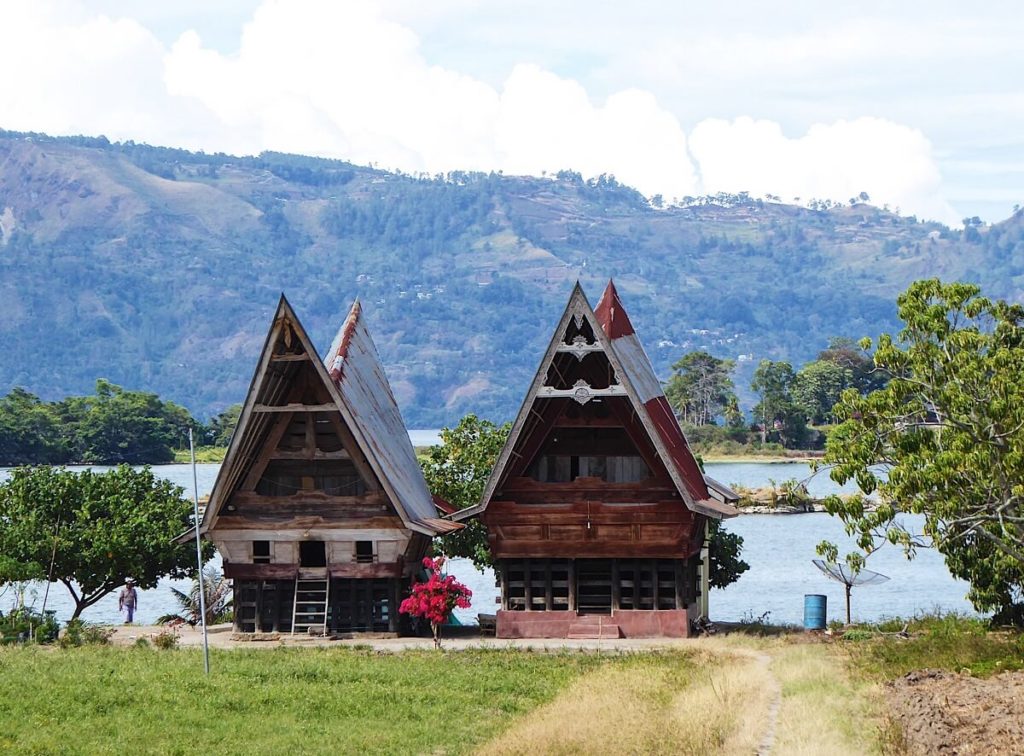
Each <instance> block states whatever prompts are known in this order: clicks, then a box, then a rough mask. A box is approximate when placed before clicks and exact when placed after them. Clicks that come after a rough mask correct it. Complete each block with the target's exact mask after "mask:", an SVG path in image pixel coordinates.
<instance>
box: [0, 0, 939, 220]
mask: <svg viewBox="0 0 1024 756" xmlns="http://www.w3.org/2000/svg"><path fill="white" fill-rule="evenodd" d="M447 2H448V6H447V7H449V8H453V9H456V10H459V9H462V8H464V7H469V6H471V5H473V4H472V3H468V2H467V0H447ZM112 4H113V3H112V2H108V6H110V5H112ZM399 6H401V7H404V8H405V10H404V15H400V16H398V17H400V18H403V19H405V18H407V17H411V16H416V15H417V13H419V14H420V15H421V16H422V11H418V12H417V13H413V12H412V11H410V9H409V7H408V6H402V3H400V2H399V3H398V5H397V6H396V5H395V2H391V3H388V2H387V1H386V0H382V1H381V2H379V3H375V2H370V1H369V0H367V1H366V2H355V1H350V2H334V1H332V0H289V1H288V2H285V1H284V0H266V1H265V2H264V3H263V4H262V5H260V6H259V7H258V9H257V10H256V11H255V12H254V13H253V14H252V17H251V19H250V20H249V21H248V23H246V24H245V26H244V28H243V30H242V33H241V37H240V43H239V46H238V49H237V51H235V52H232V53H230V54H226V53H224V52H221V51H220V50H218V49H216V48H215V47H213V46H212V45H207V44H205V43H204V41H203V39H202V38H201V37H200V35H199V34H198V33H197V32H195V31H187V32H185V33H183V34H181V35H180V36H178V37H177V39H176V40H175V41H174V42H173V43H172V44H170V45H165V44H164V43H162V42H161V41H160V38H158V37H157V36H156V35H155V34H154V33H153V32H152V31H150V30H149V29H147V28H146V27H145V26H143V25H142V24H141V23H139V22H137V21H134V20H131V19H125V18H111V17H107V16H102V15H96V14H94V13H91V12H89V11H88V9H87V8H86V6H84V5H82V4H80V3H76V2H74V1H73V0H54V1H53V2H49V3H47V2H41V1H39V0H37V1H36V2H33V1H32V0H20V1H19V0H9V1H8V2H5V3H4V4H3V5H2V6H0V29H2V31H0V66H3V70H5V71H17V72H18V75H17V76H9V77H8V78H6V79H5V81H4V84H3V87H2V90H0V126H3V127H4V128H12V129H23V130H38V131H49V132H52V133H78V132H81V133H88V134H99V133H103V134H106V135H107V136H108V137H110V138H113V139H135V140H138V141H149V142H152V143H157V144H171V145H176V146H184V147H189V148H193V149H199V148H201V149H206V150H223V151H226V152H234V153H253V152H259V151H260V150H264V149H274V150H284V151H290V152H300V153H308V154H315V155H325V156H331V157H342V158H346V159H349V160H352V161H354V162H357V163H370V162H373V163H375V164H378V165H381V166H383V167H388V168H398V169H402V170H405V171H411V172H418V171H425V172H428V173H437V172H444V171H448V170H457V169H461V170H503V171H505V172H506V173H527V174H539V173H541V172H542V171H549V172H550V171H555V170H558V169H562V168H568V169H572V170H577V171H580V172H582V173H583V174H584V175H585V176H594V175H598V174H601V173H612V174H614V175H615V176H616V177H617V178H618V179H619V180H620V181H623V182H624V183H627V184H630V185H633V186H636V187H637V188H638V189H640V191H642V192H643V193H644V194H646V195H653V194H656V193H657V194H663V195H665V196H666V197H680V196H683V195H687V194H695V193H699V192H703V191H708V192H715V191H719V190H721V191H744V190H745V191H750V192H751V193H753V194H755V195H759V194H765V193H771V194H778V195H781V196H782V197H784V198H786V199H788V198H791V197H793V196H800V197H803V198H805V199H806V198H809V197H812V196H813V197H819V198H833V199H846V198H847V197H849V196H852V195H853V194H856V193H857V192H860V191H862V190H863V191H867V192H869V193H870V194H871V195H872V198H873V199H875V200H877V201H879V202H889V203H890V204H892V205H894V206H895V205H898V206H900V207H901V208H902V209H903V210H904V211H906V212H914V213H918V214H920V215H923V216H926V217H937V218H941V219H943V220H947V221H949V220H954V221H955V219H956V218H957V217H958V215H957V214H956V213H955V212H953V211H952V209H951V208H950V207H949V205H948V203H946V202H945V200H943V199H942V196H941V190H942V186H941V181H940V176H939V171H938V168H937V167H936V162H935V159H934V157H933V155H932V151H931V146H930V145H929V143H928V140H927V139H926V138H925V137H924V136H923V134H922V133H921V132H920V131H917V130H915V129H913V128H909V127H907V126H903V125H900V124H899V123H896V122H894V121H892V120H891V119H890V120H884V119H880V118H863V117H861V118H850V119H846V120H840V119H838V118H827V119H825V123H819V124H816V125H813V126H811V127H809V128H806V129H800V130H801V131H804V132H805V133H803V134H802V135H801V136H798V137H796V138H790V137H786V136H785V135H784V134H783V129H782V126H780V124H779V123H777V122H775V121H766V120H752V119H750V118H737V119H735V120H732V121H723V120H714V119H706V120H702V121H701V120H700V119H699V118H696V119H693V121H694V122H697V121H700V122H699V123H697V125H696V126H695V127H694V129H693V131H692V133H691V134H690V138H689V140H688V139H687V135H686V134H685V133H684V128H683V125H682V122H681V116H680V115H679V114H678V113H674V112H672V111H671V110H670V109H668V107H667V106H666V104H665V102H666V101H671V100H673V99H674V98H673V96H672V93H671V92H668V94H667V96H663V95H662V92H663V90H662V89H659V90H658V91H659V94H658V95H655V94H654V93H653V92H652V91H650V90H646V89H642V88H638V87H635V86H623V87H618V88H616V89H613V90H611V92H610V93H609V94H607V95H606V96H602V97H600V98H599V97H596V96H595V95H594V93H593V92H592V91H591V90H589V89H588V88H587V87H586V86H585V85H584V84H583V83H581V80H580V79H575V78H570V77H568V76H564V75H559V74H556V73H555V72H553V71H552V70H551V69H550V68H545V67H544V66H541V65H538V64H531V63H519V64H517V65H514V66H512V67H511V69H510V71H509V73H508V74H507V75H506V76H504V77H503V78H502V79H501V80H499V81H497V82H496V83H493V84H492V83H487V82H484V81H482V80H481V79H479V78H476V77H474V76H473V75H471V74H470V73H467V72H466V71H465V70H461V69H459V68H456V67H454V66H448V67H445V66H441V65H436V64H434V63H432V62H431V61H430V60H428V59H427V58H426V56H425V54H424V52H423V46H422V42H421V39H420V37H419V36H418V34H417V33H416V32H414V31H413V30H412V28H411V27H410V26H409V25H408V23H405V22H404V21H403V22H402V23H399V22H397V21H395V20H394V19H395V17H396V16H394V15H393V14H394V13H397V12H398V11H396V10H395V8H396V7H399ZM117 7H118V8H122V7H127V4H126V3H120V4H118V5H117ZM483 7H484V6H478V10H479V9H480V8H483ZM857 36H858V34H857V33H856V31H855V32H851V33H850V34H848V35H846V36H843V35H840V34H838V33H837V36H835V37H832V38H829V39H828V40H826V41H825V42H820V41H819V42H816V43H807V44H808V45H809V46H807V47H794V49H793V50H791V51H790V52H789V53H788V57H786V58H783V59H781V60H779V61H776V63H775V64H774V65H775V70H782V69H784V68H786V67H797V68H804V67H805V64H806V63H807V62H808V61H811V60H813V59H815V58H816V57H820V56H822V55H824V54H825V53H826V52H828V50H827V49H824V48H829V47H831V46H835V47H839V48H840V49H839V50H838V52H837V53H836V55H837V56H838V57H841V58H855V57H856V50H855V49H854V47H855V40H856V38H857ZM709 44H711V45H712V47H709V48H707V49H705V50H704V52H708V51H709V50H712V51H713V50H717V49H718V48H716V47H714V45H717V44H718V42H712V43H709ZM794 45H795V43H794ZM762 48H763V49H762ZM772 51H775V52H778V45H777V44H776V43H775V42H772V41H771V40H769V41H767V42H764V43H763V44H762V45H761V48H759V47H757V46H756V44H755V41H754V40H753V38H751V41H750V54H751V55H753V58H751V59H744V58H742V57H741V58H737V59H736V60H732V61H731V62H730V60H728V59H723V60H722V61H721V63H720V64H716V63H715V60H714V59H715V56H718V53H715V55H714V56H711V57H708V56H706V55H704V54H703V53H702V52H701V49H697V50H695V51H691V52H690V53H688V54H686V55H684V56H683V58H681V59H679V60H677V59H671V60H668V59H666V61H665V62H664V63H663V64H661V63H657V60H656V59H654V58H652V60H655V65H659V66H662V67H663V68H664V69H665V70H666V71H667V72H668V74H670V75H671V76H678V77H679V78H680V82H679V88H680V89H681V90H682V89H686V88H687V87H690V88H691V89H692V87H693V81H692V80H693V79H694V78H695V77H697V76H698V75H699V76H701V77H703V79H702V81H701V84H700V86H701V87H702V88H705V89H706V88H708V87H712V86H713V74H714V72H715V71H716V69H719V73H720V74H721V75H723V76H725V77H726V79H729V78H730V77H736V76H738V75H739V72H740V71H742V70H744V69H748V68H749V64H750V60H752V59H754V58H756V59H762V58H764V57H765V56H767V57H771V56H772V55H774V54H775V53H774V52H772ZM662 52H663V51H662ZM656 53H657V54H661V53H659V52H658V51H657V50H655V49H654V48H652V52H651V55H655V54H656ZM680 54H681V55H682V53H680ZM719 57H721V56H719ZM681 61H682V62H681ZM669 78H671V77H669ZM700 109H701V102H700V100H699V99H697V100H694V101H692V102H689V103H687V110H688V112H689V113H690V114H691V115H692V113H694V112H698V111H700Z"/></svg>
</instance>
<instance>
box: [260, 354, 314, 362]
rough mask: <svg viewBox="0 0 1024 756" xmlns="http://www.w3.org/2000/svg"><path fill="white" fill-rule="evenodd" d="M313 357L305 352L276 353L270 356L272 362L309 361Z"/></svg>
mask: <svg viewBox="0 0 1024 756" xmlns="http://www.w3.org/2000/svg"><path fill="white" fill-rule="evenodd" d="M311 359H312V358H311V357H310V356H309V355H308V354H306V353H305V352H303V353H302V354H275V355H274V356H273V357H271V358H270V361H271V362H302V361H305V362H309V361H310V360H311Z"/></svg>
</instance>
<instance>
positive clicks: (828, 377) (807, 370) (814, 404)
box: [791, 360, 853, 425]
mask: <svg viewBox="0 0 1024 756" xmlns="http://www.w3.org/2000/svg"><path fill="white" fill-rule="evenodd" d="M852 383H853V373H852V372H851V371H850V370H849V369H848V368H844V367H840V366H839V365H837V364H836V363H834V362H828V361H826V360H815V361H814V362H808V363H807V364H806V365H804V366H803V367H802V368H800V372H798V373H797V374H796V376H795V377H794V379H793V386H792V389H791V391H792V395H793V402H794V403H795V404H796V405H797V406H798V407H799V408H800V410H801V411H802V412H803V413H804V414H805V415H806V416H807V417H808V418H809V419H810V421H811V422H812V423H815V424H819V425H820V424H822V423H827V422H831V421H832V420H833V415H832V407H833V406H834V405H835V404H836V402H838V401H839V397H840V396H841V395H842V393H843V391H844V390H846V389H847V388H849V387H850V386H851V385H852Z"/></svg>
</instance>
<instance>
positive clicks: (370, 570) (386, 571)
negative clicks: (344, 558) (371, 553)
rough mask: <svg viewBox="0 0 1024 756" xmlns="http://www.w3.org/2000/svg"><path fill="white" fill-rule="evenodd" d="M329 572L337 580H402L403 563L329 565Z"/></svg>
mask: <svg viewBox="0 0 1024 756" xmlns="http://www.w3.org/2000/svg"><path fill="white" fill-rule="evenodd" d="M327 572H328V573H329V574H330V576H331V577H336V578H360V579H362V578H400V577H402V563H401V562H383V563H377V564H359V563H357V562H346V563H344V564H329V565H327Z"/></svg>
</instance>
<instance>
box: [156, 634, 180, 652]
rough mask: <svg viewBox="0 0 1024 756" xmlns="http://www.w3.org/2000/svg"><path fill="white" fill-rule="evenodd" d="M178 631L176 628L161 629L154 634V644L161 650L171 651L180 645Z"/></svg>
mask: <svg viewBox="0 0 1024 756" xmlns="http://www.w3.org/2000/svg"><path fill="white" fill-rule="evenodd" d="M178 640H179V637H178V633H177V631H175V630H171V629H168V630H161V631H160V632H159V633H157V634H156V635H154V636H153V645H154V646H156V647H157V648H159V649H160V650H161V651H170V650H171V649H173V648H177V647H178Z"/></svg>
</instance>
